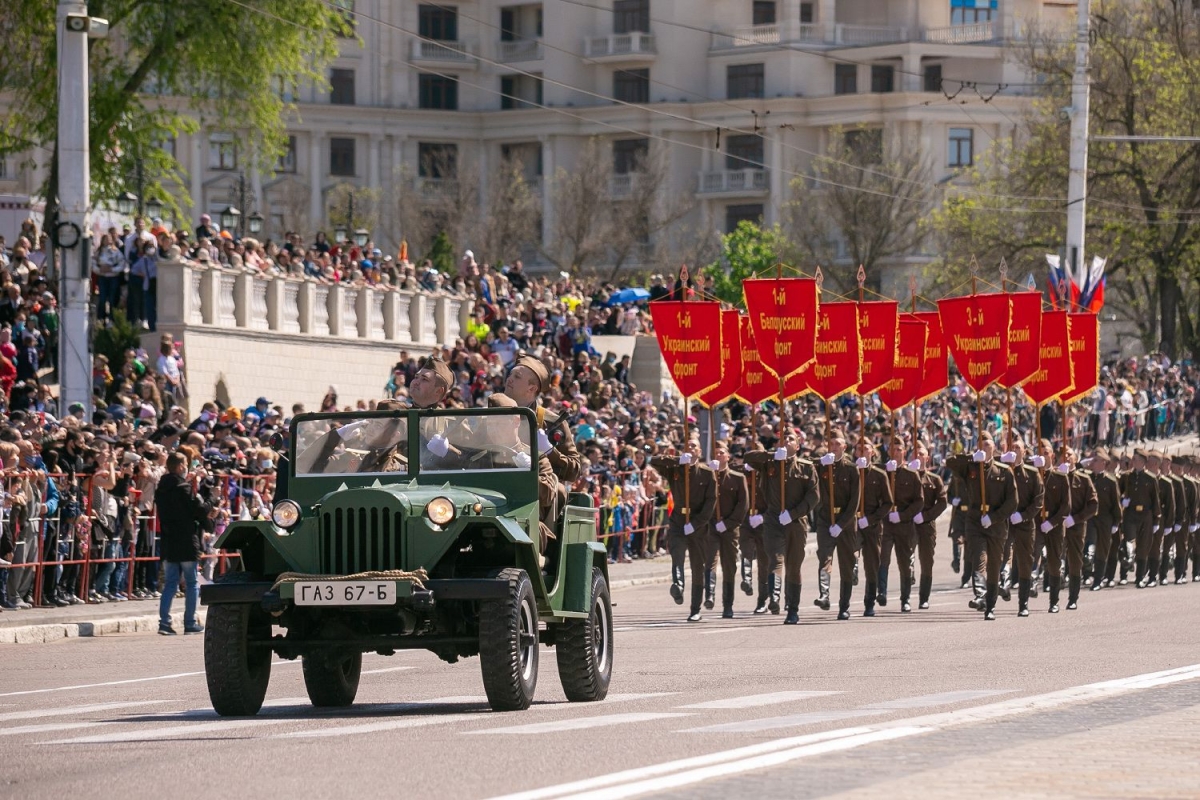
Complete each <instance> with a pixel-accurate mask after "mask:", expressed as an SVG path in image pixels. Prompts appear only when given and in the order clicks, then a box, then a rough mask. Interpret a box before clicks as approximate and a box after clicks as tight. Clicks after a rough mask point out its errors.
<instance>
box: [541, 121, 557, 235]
mask: <svg viewBox="0 0 1200 800" xmlns="http://www.w3.org/2000/svg"><path fill="white" fill-rule="evenodd" d="M554 141H555V138H554V137H553V136H543V137H541V143H542V232H543V239H545V242H546V243H547V244H549V243H550V241H551V240H552V239H553V238H554V188H555V187H554V170H555V159H554Z"/></svg>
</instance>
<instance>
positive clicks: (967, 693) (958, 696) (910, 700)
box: [863, 689, 1016, 711]
mask: <svg viewBox="0 0 1200 800" xmlns="http://www.w3.org/2000/svg"><path fill="white" fill-rule="evenodd" d="M1015 691H1016V689H965V690H963V691H958V692H942V693H940V694H924V695H920V696H919V697H901V698H899V699H896V700H885V701H884V702H882V703H872V704H871V705H869V706H863V709H864V710H866V709H878V710H881V711H893V710H899V709H909V708H927V707H928V706H944V705H948V704H950V703H965V702H966V701H968V700H980V699H982V698H984V697H994V696H995V695H998V694H1012V693H1013V692H1015Z"/></svg>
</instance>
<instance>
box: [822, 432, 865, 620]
mask: <svg viewBox="0 0 1200 800" xmlns="http://www.w3.org/2000/svg"><path fill="white" fill-rule="evenodd" d="M817 472H818V477H819V478H820V481H821V488H822V490H823V491H822V492H821V502H820V504H819V505H818V506H817V512H816V514H815V515H814V516H815V518H816V527H817V567H818V571H817V583H818V586H819V588H820V595H819V596H818V597H817V599H816V600H814V601H813V604H814V605H816V606H817V607H818V608H821V609H824V610H825V611H828V610H829V573H830V572H831V570H832V567H833V553H834V551H835V550H836V551H837V558H838V574H839V577H840V579H841V584H840V587H839V590H840V594H839V597H838V619H842V620H845V619H850V596H851V594H852V593H853V591H854V565H855V564H856V563H857V562H858V549H859V535H858V529H857V528H856V527H855V526H854V515H855V511H857V504H858V470H857V469H855V468H854V462H853V461H851V460H850V457H849V456H848V455H847V454H846V437H845V435H843V434H842V433H841V431H834V432H833V434H832V435H831V436H830V439H829V451H828V452H827V453H825V455H823V456H821V466H820V469H818V470H817Z"/></svg>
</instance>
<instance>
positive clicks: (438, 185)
mask: <svg viewBox="0 0 1200 800" xmlns="http://www.w3.org/2000/svg"><path fill="white" fill-rule="evenodd" d="M457 191H458V181H456V180H455V179H454V178H414V179H413V192H414V193H416V195H417V196H418V197H420V198H422V199H423V200H433V199H436V198H441V197H448V196H450V195H452V194H454V193H455V192H457Z"/></svg>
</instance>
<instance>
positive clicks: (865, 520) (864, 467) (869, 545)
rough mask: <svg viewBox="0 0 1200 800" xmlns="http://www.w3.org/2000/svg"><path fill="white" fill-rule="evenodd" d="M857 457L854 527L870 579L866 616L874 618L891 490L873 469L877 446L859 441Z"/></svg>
mask: <svg viewBox="0 0 1200 800" xmlns="http://www.w3.org/2000/svg"><path fill="white" fill-rule="evenodd" d="M854 451H855V455H856V456H857V457H858V458H857V460H856V461H855V462H854V466H856V467H857V468H858V470H859V478H858V521H857V522H856V523H855V525H857V527H858V532H859V534H860V535H861V536H862V554H863V572H864V573H865V574H866V576H867V588H866V592H864V594H863V616H864V617H873V616H875V602H876V600H877V597H876V593H877V592H878V586H877V584H876V583H875V581H876V580H877V579H878V577H879V560H880V555H881V551H882V545H883V520H884V519H885V518H886V517H887V515H888V512H889V511H891V509H892V490H891V487H890V486H888V478H887V473H886V472H884V471H883V470H882V469H880V468H879V467H877V466H875V465H874V461H875V446H874V445H873V444H871V443H870V442H869V441H867V439H866V438H865V437H862V438H860V439H859V440H858V444H857V445H856V446H855V448H854Z"/></svg>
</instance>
